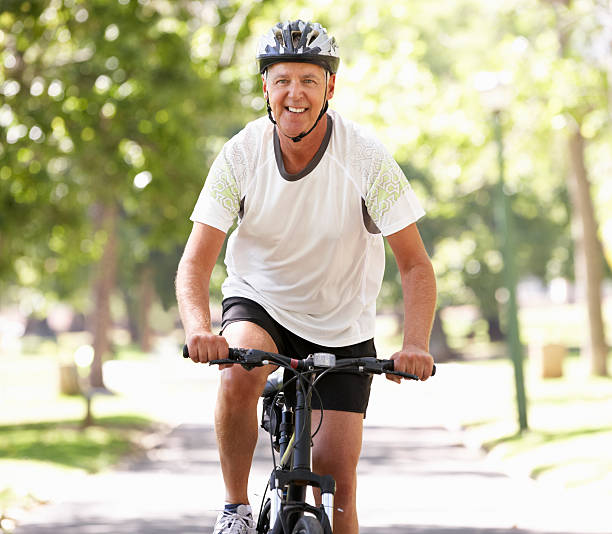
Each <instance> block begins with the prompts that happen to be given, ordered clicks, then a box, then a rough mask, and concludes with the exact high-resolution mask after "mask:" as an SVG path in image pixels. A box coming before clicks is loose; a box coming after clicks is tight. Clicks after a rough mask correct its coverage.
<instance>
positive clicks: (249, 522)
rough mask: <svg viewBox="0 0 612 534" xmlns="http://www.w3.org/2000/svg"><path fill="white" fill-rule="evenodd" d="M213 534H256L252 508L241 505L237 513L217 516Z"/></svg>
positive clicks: (225, 511) (223, 513)
mask: <svg viewBox="0 0 612 534" xmlns="http://www.w3.org/2000/svg"><path fill="white" fill-rule="evenodd" d="M213 534H255V521H254V520H253V515H252V513H251V507H250V506H246V505H244V504H241V505H240V506H238V509H237V510H236V512H228V511H227V510H224V511H223V512H221V513H220V514H219V515H218V516H217V522H216V523H215V530H213Z"/></svg>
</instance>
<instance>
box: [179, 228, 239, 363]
mask: <svg viewBox="0 0 612 534" xmlns="http://www.w3.org/2000/svg"><path fill="white" fill-rule="evenodd" d="M224 240H225V233H224V232H222V231H221V230H218V229H217V228H213V227H212V226H208V225H206V224H201V223H197V222H196V223H194V225H193V229H192V231H191V234H190V235H189V239H188V240H187V245H186V246H185V251H184V252H183V256H182V258H181V261H180V262H179V266H178V271H177V273H176V299H177V301H178V306H179V314H180V316H181V321H182V322H183V328H184V329H185V343H186V345H187V347H188V349H189V356H190V357H191V359H192V360H193V361H195V362H202V363H204V362H207V361H209V360H214V359H217V358H227V354H228V350H227V349H228V347H227V342H226V341H225V338H223V337H221V336H218V335H215V334H213V333H212V331H211V324H210V307H209V293H208V286H209V284H210V275H211V273H212V270H213V267H214V266H215V262H216V261H217V257H218V256H219V252H220V250H221V247H222V246H223V241H224Z"/></svg>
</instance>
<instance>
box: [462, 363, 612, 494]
mask: <svg viewBox="0 0 612 534" xmlns="http://www.w3.org/2000/svg"><path fill="white" fill-rule="evenodd" d="M611 363H612V362H611ZM456 365H458V366H462V367H464V368H465V369H466V370H467V371H468V373H470V374H471V375H473V376H477V375H482V376H486V377H487V379H490V381H491V383H490V384H489V385H488V388H487V396H486V402H485V403H480V405H479V403H476V402H474V403H472V404H471V405H470V407H469V409H466V410H462V411H461V414H462V415H461V416H460V419H461V420H460V424H461V425H462V426H463V428H465V430H466V433H467V436H468V440H472V441H473V443H475V444H481V445H482V446H483V447H484V448H485V449H486V450H487V451H489V455H490V457H491V458H492V459H493V460H495V461H498V462H501V464H502V465H503V466H504V467H505V468H506V469H508V470H509V471H512V472H520V473H522V474H526V475H529V476H532V477H534V478H536V479H538V480H541V481H543V482H548V483H551V484H554V485H556V486H561V487H565V488H569V489H571V488H574V489H586V488H587V487H588V488H589V489H590V490H596V491H598V492H604V493H605V494H609V495H610V497H612V447H611V446H610V444H611V443H612V380H611V379H609V378H593V377H587V376H585V374H584V372H583V367H584V364H583V362H581V361H580V360H579V358H578V357H576V356H574V357H569V358H567V359H566V361H565V366H564V377H562V378H555V379H542V378H540V377H539V376H538V373H537V370H536V368H535V366H534V365H533V363H532V362H531V363H530V362H527V363H526V365H525V371H526V373H525V374H526V391H527V396H528V423H529V430H528V431H526V432H524V433H522V434H521V433H519V432H518V423H517V421H516V420H517V415H516V403H515V393H514V381H513V380H514V379H513V370H512V366H511V365H510V364H509V363H508V362H506V361H493V362H473V363H461V364H456Z"/></svg>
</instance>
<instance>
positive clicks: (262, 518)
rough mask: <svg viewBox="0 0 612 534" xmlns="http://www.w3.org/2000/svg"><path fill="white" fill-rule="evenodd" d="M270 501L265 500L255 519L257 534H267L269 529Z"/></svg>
mask: <svg viewBox="0 0 612 534" xmlns="http://www.w3.org/2000/svg"><path fill="white" fill-rule="evenodd" d="M271 504H272V502H271V501H270V499H268V500H267V501H266V504H264V507H263V510H262V511H261V514H260V515H259V518H258V519H257V528H256V529H255V531H256V532H257V534H268V532H269V531H270V506H271Z"/></svg>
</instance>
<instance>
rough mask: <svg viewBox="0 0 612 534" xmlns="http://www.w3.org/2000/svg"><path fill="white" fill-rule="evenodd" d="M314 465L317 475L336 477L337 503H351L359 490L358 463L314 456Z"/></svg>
mask: <svg viewBox="0 0 612 534" xmlns="http://www.w3.org/2000/svg"><path fill="white" fill-rule="evenodd" d="M313 465H314V466H315V470H316V472H317V473H319V474H321V475H331V476H332V477H334V480H335V481H336V502H337V503H350V502H351V501H352V500H353V499H354V497H355V493H356V490H357V465H356V462H346V461H344V462H343V461H338V458H333V459H330V458H325V457H323V458H321V457H317V456H313Z"/></svg>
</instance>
